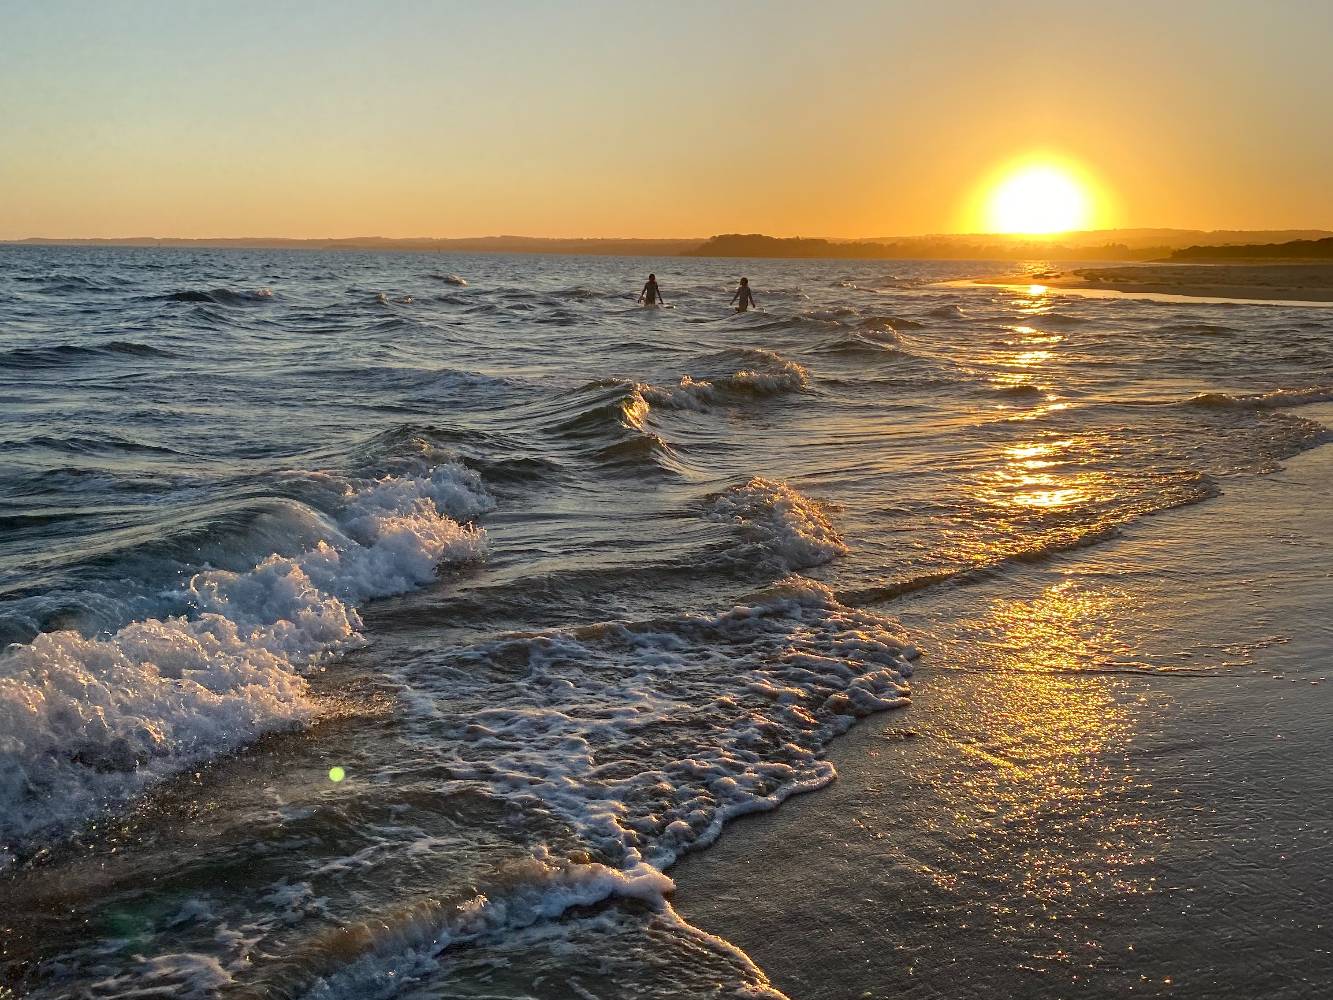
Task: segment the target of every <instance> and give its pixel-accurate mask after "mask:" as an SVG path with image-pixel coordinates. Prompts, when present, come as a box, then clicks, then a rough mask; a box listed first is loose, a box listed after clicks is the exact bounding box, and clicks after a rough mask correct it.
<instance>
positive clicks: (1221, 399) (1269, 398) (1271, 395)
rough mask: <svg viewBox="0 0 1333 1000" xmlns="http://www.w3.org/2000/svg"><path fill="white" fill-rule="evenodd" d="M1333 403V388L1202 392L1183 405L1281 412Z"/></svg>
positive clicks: (1207, 408)
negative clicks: (1309, 405) (1237, 394)
mask: <svg viewBox="0 0 1333 1000" xmlns="http://www.w3.org/2000/svg"><path fill="white" fill-rule="evenodd" d="M1330 401H1333V386H1312V387H1310V388H1307V389H1274V390H1272V391H1271V392H1261V393H1255V394H1253V395H1241V396H1236V395H1232V394H1231V393H1228V392H1201V393H1199V394H1198V395H1197V396H1191V397H1190V398H1189V399H1187V400H1185V401H1184V402H1183V404H1182V405H1184V406H1192V407H1198V408H1201V409H1205V410H1281V409H1286V408H1288V407H1294V406H1305V405H1307V404H1309V403H1327V402H1330Z"/></svg>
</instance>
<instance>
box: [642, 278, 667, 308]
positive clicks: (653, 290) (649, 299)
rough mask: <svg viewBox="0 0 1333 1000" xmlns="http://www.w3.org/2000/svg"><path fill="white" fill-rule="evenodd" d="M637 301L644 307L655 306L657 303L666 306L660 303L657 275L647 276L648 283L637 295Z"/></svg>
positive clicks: (660, 294) (660, 296) (660, 295)
mask: <svg viewBox="0 0 1333 1000" xmlns="http://www.w3.org/2000/svg"><path fill="white" fill-rule="evenodd" d="M639 301H640V302H642V303H643V304H644V305H645V306H655V305H658V304H659V303H660V304H661V305H666V303H665V302H663V301H662V293H661V291H660V290H659V289H658V287H657V275H655V274H650V275H648V281H647V282H646V283H645V284H644V286H643V291H641V292H640V293H639Z"/></svg>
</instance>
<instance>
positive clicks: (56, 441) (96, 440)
mask: <svg viewBox="0 0 1333 1000" xmlns="http://www.w3.org/2000/svg"><path fill="white" fill-rule="evenodd" d="M27 448H43V449H46V450H49V451H60V452H65V453H66V454H72V455H114V454H140V455H186V454H187V452H183V451H178V450H176V449H175V448H168V447H167V446H166V445H159V444H150V443H148V442H147V441H136V440H134V439H133V438H128V437H123V436H121V435H119V434H71V435H69V436H68V437H55V436H53V435H49V434H44V435H41V436H39V437H34V438H28V439H26V440H18V441H0V451H15V450H18V449H27Z"/></svg>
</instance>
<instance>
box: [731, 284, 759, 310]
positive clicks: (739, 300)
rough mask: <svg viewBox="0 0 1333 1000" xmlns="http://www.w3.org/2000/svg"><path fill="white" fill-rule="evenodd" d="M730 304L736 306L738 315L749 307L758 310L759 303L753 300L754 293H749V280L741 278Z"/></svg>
mask: <svg viewBox="0 0 1333 1000" xmlns="http://www.w3.org/2000/svg"><path fill="white" fill-rule="evenodd" d="M731 301H732V303H733V304H734V305H735V306H736V311H737V312H738V313H743V312H745V310H746V309H749V308H750V307H751V306H754V307H755V308H756V309H758V308H759V303H758V302H756V301H755V300H754V292H752V291H750V279H749V278H742V279H741V283H740V286H739V287H738V288H737V289H736V294H735V295H733V296H732V297H731Z"/></svg>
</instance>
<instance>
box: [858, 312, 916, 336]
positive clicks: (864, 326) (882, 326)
mask: <svg viewBox="0 0 1333 1000" xmlns="http://www.w3.org/2000/svg"><path fill="white" fill-rule="evenodd" d="M856 327H857V329H858V330H887V331H893V332H897V331H899V330H922V329H925V324H924V323H918V322H916V321H915V320H910V319H904V318H903V317H902V316H880V315H873V314H872V315H870V316H862V317H861V318H860V319H859V320H857V323H856Z"/></svg>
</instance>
